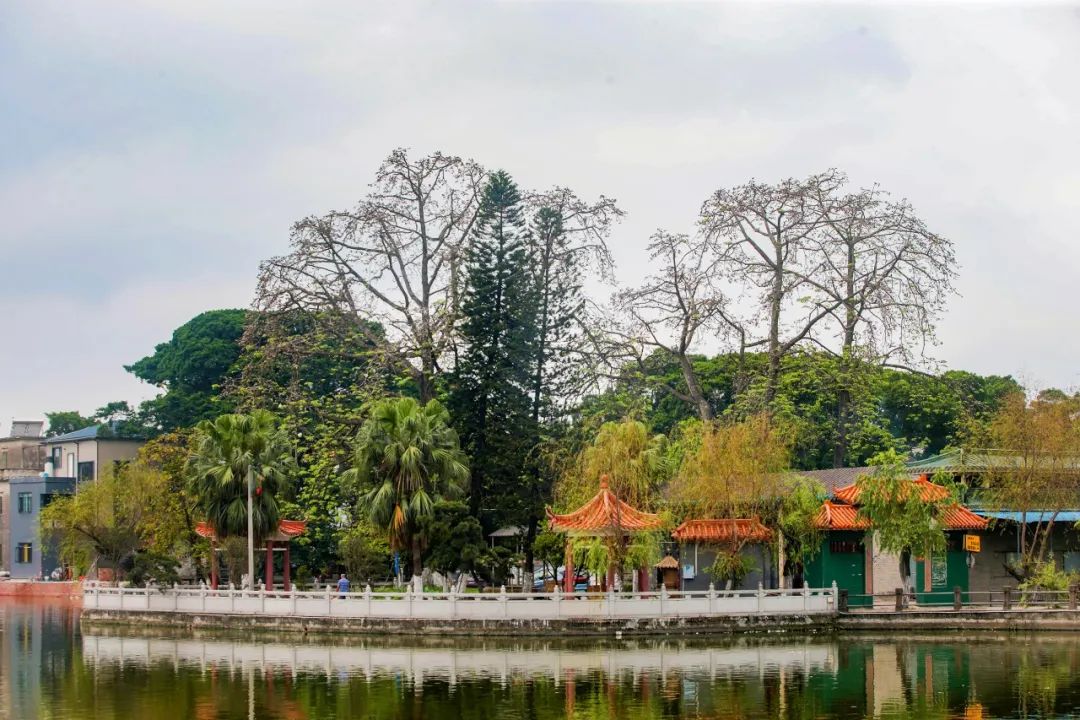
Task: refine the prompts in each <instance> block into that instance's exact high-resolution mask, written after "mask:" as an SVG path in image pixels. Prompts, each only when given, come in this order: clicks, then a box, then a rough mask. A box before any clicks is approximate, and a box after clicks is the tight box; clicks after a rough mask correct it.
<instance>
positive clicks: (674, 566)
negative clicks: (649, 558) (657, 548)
mask: <svg viewBox="0 0 1080 720" xmlns="http://www.w3.org/2000/svg"><path fill="white" fill-rule="evenodd" d="M655 567H656V568H657V569H658V570H678V569H679V561H678V560H676V559H675V558H673V557H671V556H670V555H665V556H664V559H663V560H661V561H660V562H658V563H656V566H655Z"/></svg>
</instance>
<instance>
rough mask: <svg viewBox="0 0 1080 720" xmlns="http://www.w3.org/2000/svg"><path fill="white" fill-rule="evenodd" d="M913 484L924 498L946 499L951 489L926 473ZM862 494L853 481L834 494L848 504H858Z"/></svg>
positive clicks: (913, 481)
mask: <svg viewBox="0 0 1080 720" xmlns="http://www.w3.org/2000/svg"><path fill="white" fill-rule="evenodd" d="M911 483H912V485H914V486H915V487H917V488H919V495H920V497H922V499H923V500H944V499H945V498H947V497H949V491H948V490H946V489H945V488H943V487H942V486H940V485H935V484H934V483H932V482H930V481H929V480H928V479H927V478H926V476H925V475H922V476H920V477H918V478H916V479H914V480H912V481H911ZM861 494H862V490H861V489H860V488H859V484H858V483H857V482H856V483H852V484H851V485H848V486H846V487H842V488H840V489H839V490H837V491H836V492H835V493H833V495H834V496H835V497H836V499H837V500H840V501H842V502H845V503H847V504H848V505H858V504H859V495H861Z"/></svg>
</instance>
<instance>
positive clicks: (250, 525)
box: [247, 468, 255, 590]
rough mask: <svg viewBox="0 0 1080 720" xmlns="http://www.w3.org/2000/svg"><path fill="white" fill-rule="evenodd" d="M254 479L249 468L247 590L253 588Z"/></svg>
mask: <svg viewBox="0 0 1080 720" xmlns="http://www.w3.org/2000/svg"><path fill="white" fill-rule="evenodd" d="M254 481H255V477H254V473H252V472H251V468H248V471H247V551H248V557H247V566H248V579H247V587H248V590H254V589H255V520H254V513H253V511H252V505H251V491H252V488H251V486H252V484H253V483H254Z"/></svg>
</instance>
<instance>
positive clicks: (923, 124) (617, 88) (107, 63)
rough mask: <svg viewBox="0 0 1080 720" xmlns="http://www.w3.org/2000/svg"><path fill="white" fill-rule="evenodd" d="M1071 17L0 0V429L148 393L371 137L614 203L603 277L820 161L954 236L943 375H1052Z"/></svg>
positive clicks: (352, 181) (1072, 287)
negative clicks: (147, 374)
mask: <svg viewBox="0 0 1080 720" xmlns="http://www.w3.org/2000/svg"><path fill="white" fill-rule="evenodd" d="M1078 67H1080V10H1078V9H1077V7H1076V6H1072V7H1070V6H1065V5H1059V6H1047V7H1038V6H1032V5H1025V6H1022V7H1020V6H1018V7H1012V8H1010V7H1008V6H1004V5H1001V4H999V5H993V6H985V7H984V6H978V5H970V4H969V5H962V6H954V7H946V6H936V5H935V6H930V5H915V6H887V5H881V4H875V5H871V6H863V7H860V6H836V5H825V6H812V5H806V4H800V5H796V6H782V5H767V6H764V5H761V4H755V5H753V6H751V5H744V6H740V5H732V4H727V5H725V6H723V7H721V6H718V5H713V4H693V5H682V4H677V3H672V2H662V3H656V4H648V3H643V2H638V3H620V2H606V3H600V4H579V3H571V2H559V3H548V2H504V3H495V4H487V3H479V2H468V3H467V2H429V3H415V4H413V3H406V2H400V1H399V2H392V3H385V4H383V3H376V2H371V1H370V0H365V1H364V2H356V1H355V0H349V1H347V2H339V3H329V2H328V3H314V2H305V3H298V2H271V1H269V0H229V1H228V2H224V3H223V2H220V0H143V1H138V2H137V1H135V0H117V1H116V2H107V1H105V0H93V1H91V0H85V1H80V2H71V0H60V1H57V2H52V1H48V0H27V1H25V2H21V1H20V0H14V1H13V0H7V1H6V2H3V3H2V4H0V103H2V106H0V214H2V218H3V220H2V225H0V249H2V252H0V268H2V270H3V272H2V275H0V307H2V311H0V312H2V314H0V317H2V318H3V323H4V332H3V333H2V335H0V337H2V338H3V340H2V342H3V347H2V352H0V425H2V426H3V427H4V428H5V429H6V425H7V421H8V420H10V419H11V418H12V417H16V418H19V419H30V418H38V417H41V416H42V415H43V413H44V412H45V411H49V410H55V409H77V410H80V411H83V412H84V413H89V412H90V411H92V410H93V409H95V408H97V407H99V406H101V405H103V404H104V403H106V402H107V401H110V400H117V399H127V400H131V401H137V400H141V399H144V398H146V397H149V396H151V395H152V394H153V388H150V387H148V386H146V385H143V384H141V383H139V382H138V381H137V380H135V379H134V378H133V377H131V376H130V375H128V374H127V373H126V372H125V371H124V370H123V367H122V365H124V364H125V363H130V362H132V361H134V360H136V359H138V358H140V357H142V356H143V355H145V354H147V353H149V352H150V351H152V349H153V347H154V345H155V344H156V343H158V342H161V341H164V340H166V339H168V337H169V335H170V334H171V332H172V330H173V329H174V328H175V327H177V326H178V325H180V324H182V323H183V322H185V321H186V320H188V319H189V318H190V317H192V316H193V315H195V314H196V313H198V312H200V311H202V310H206V309H210V308H219V307H245V306H247V305H248V304H249V303H250V301H251V299H252V292H253V287H254V280H255V272H256V268H257V266H258V263H259V261H260V260H261V259H264V258H266V257H268V256H271V255H275V254H279V253H281V252H282V251H284V250H285V249H286V247H287V242H288V232H289V226H290V224H291V222H292V221H294V220H296V219H298V218H300V217H303V216H304V215H307V214H311V213H322V212H325V211H328V210H331V209H340V208H345V207H348V206H350V205H352V204H353V203H354V202H355V200H356V199H357V198H359V197H360V196H361V195H362V193H363V191H364V187H365V185H366V184H367V183H368V182H370V180H371V178H372V176H373V172H374V170H375V168H376V167H377V166H378V164H379V162H380V160H381V159H382V158H383V157H384V156H385V155H386V154H387V153H388V152H389V151H390V150H391V149H393V148H394V147H397V146H408V147H411V148H412V149H413V150H414V151H415V152H418V153H420V152H428V151H431V150H434V149H441V150H443V151H445V152H449V153H453V154H458V155H465V156H470V157H473V158H475V159H476V160H478V161H479V162H481V163H482V164H484V165H485V166H488V167H492V168H495V167H502V168H505V169H507V170H508V171H510V172H511V173H512V174H513V175H514V176H515V178H516V179H517V180H518V181H519V183H520V184H521V185H522V186H525V187H536V188H542V187H547V186H550V185H553V184H563V185H568V186H570V187H573V188H574V189H575V190H577V191H578V192H579V193H580V194H582V195H585V196H595V195H597V194H599V193H605V194H607V195H610V196H614V197H616V198H617V199H618V200H619V202H620V204H621V205H622V207H623V208H624V209H625V210H626V211H627V212H628V215H627V217H626V219H625V220H624V221H623V222H622V223H621V225H619V227H618V228H617V229H616V231H615V234H614V236H613V238H612V246H613V250H614V252H615V255H616V260H617V263H618V272H619V275H620V277H621V278H622V279H625V280H627V281H633V280H634V279H636V278H639V277H640V276H641V275H642V273H643V272H645V270H646V267H645V255H644V252H643V248H644V246H645V244H646V242H647V238H648V235H649V234H650V232H652V230H653V229H655V228H657V227H661V226H662V227H665V228H668V229H670V230H672V231H689V230H692V228H693V222H694V220H695V217H696V212H697V209H698V207H699V205H700V203H701V201H702V200H703V199H704V198H705V197H706V196H707V195H708V194H709V193H710V192H711V191H713V190H715V189H716V188H718V187H722V186H730V185H735V184H738V183H741V182H744V181H746V180H747V179H749V178H751V177H755V178H757V179H759V180H763V181H775V180H779V179H781V178H784V177H789V176H805V175H808V174H810V173H813V172H818V171H821V170H824V169H826V168H829V167H838V168H841V169H843V170H845V171H847V172H848V173H849V175H850V176H851V179H852V181H853V182H854V183H855V184H859V185H862V184H869V183H872V182H878V183H881V184H882V186H883V187H884V188H886V189H887V190H889V191H891V192H892V193H893V194H894V195H897V196H904V197H907V198H908V199H910V200H911V202H912V203H913V204H914V206H915V208H916V209H917V211H918V212H919V214H920V215H921V216H922V217H923V218H924V219H925V220H926V221H927V223H928V224H929V226H930V227H931V228H932V229H933V230H935V231H936V232H938V233H940V234H942V235H945V236H946V237H948V238H950V239H951V240H952V241H953V242H954V243H955V245H956V250H957V255H958V258H959V260H960V262H961V265H962V267H961V269H960V277H959V282H958V288H959V290H960V293H961V295H960V296H959V297H957V298H954V299H953V300H952V301H951V303H950V305H949V308H948V312H947V315H946V317H945V319H944V321H943V322H942V324H941V327H940V332H939V334H940V340H941V346H940V347H939V348H938V349H937V350H936V352H937V356H938V357H940V358H941V359H942V360H944V361H945V362H946V363H947V364H948V366H949V367H952V368H963V369H968V370H973V371H976V372H980V373H1002V374H1004V373H1010V374H1013V375H1015V376H1017V377H1019V378H1021V379H1022V380H1023V381H1024V382H1026V383H1029V384H1031V385H1034V386H1047V385H1055V386H1061V387H1075V386H1076V385H1078V384H1080V366H1078V363H1077V358H1078V357H1080V322H1078V321H1077V295H1078V290H1077V288H1078V283H1080V221H1078V217H1080V213H1078V212H1077V210H1078V205H1080V138H1078V122H1077V121H1078V120H1080V80H1078V78H1077V74H1076V72H1077V68H1078Z"/></svg>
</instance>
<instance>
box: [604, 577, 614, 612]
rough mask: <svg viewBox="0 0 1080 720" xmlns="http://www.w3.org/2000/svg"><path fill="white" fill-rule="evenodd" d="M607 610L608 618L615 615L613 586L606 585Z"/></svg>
mask: <svg viewBox="0 0 1080 720" xmlns="http://www.w3.org/2000/svg"><path fill="white" fill-rule="evenodd" d="M606 600H607V612H608V617H609V618H614V617H615V588H614V587H612V586H610V585H609V586H608V589H607V598H606Z"/></svg>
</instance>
